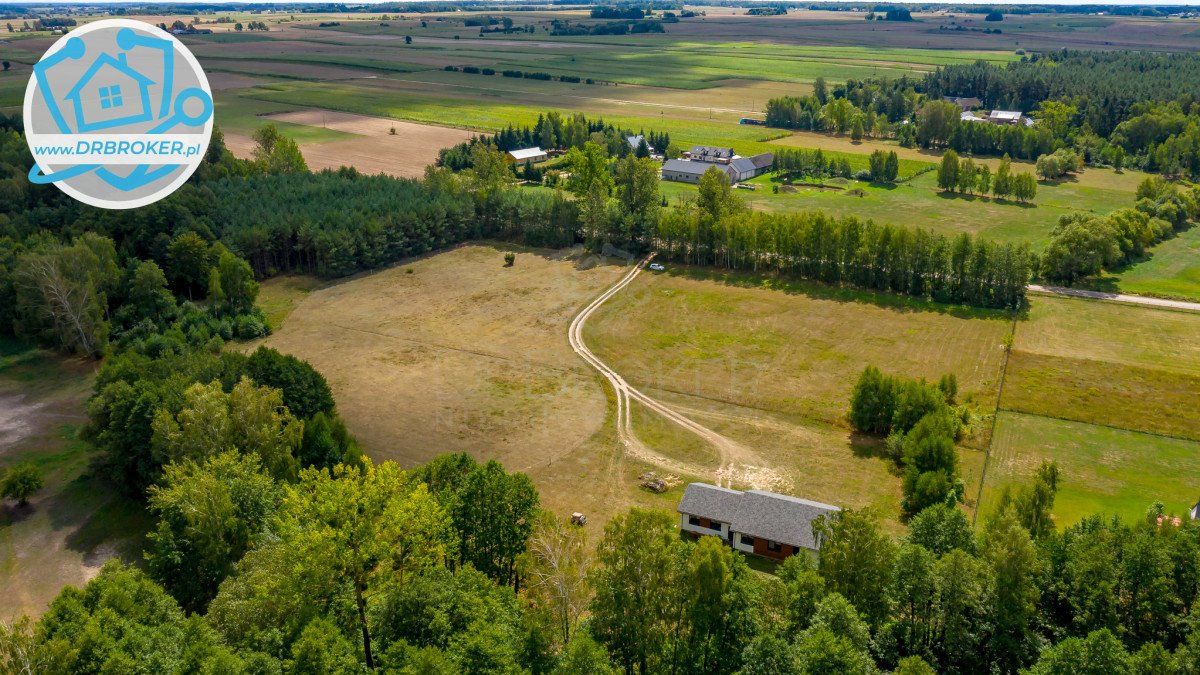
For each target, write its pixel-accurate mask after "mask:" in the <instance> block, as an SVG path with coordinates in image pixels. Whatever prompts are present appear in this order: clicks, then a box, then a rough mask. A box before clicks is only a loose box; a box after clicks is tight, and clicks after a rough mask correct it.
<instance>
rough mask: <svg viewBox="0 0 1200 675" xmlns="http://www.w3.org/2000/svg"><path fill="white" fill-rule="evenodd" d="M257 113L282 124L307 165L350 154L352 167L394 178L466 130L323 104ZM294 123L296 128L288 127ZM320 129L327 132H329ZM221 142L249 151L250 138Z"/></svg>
mask: <svg viewBox="0 0 1200 675" xmlns="http://www.w3.org/2000/svg"><path fill="white" fill-rule="evenodd" d="M263 119H264V120H269V121H271V122H273V123H276V124H282V125H286V129H287V130H288V131H285V133H288V135H289V136H291V137H292V138H293V139H295V140H296V141H297V142H298V143H299V144H300V152H301V154H303V155H304V159H305V161H307V162H308V168H309V169H311V170H313V171H320V170H322V169H337V168H339V167H342V166H345V165H346V158H347V157H353V158H354V162H353V164H354V167H355V168H356V169H358V170H359V171H361V172H363V173H366V174H371V175H374V174H378V173H385V174H388V175H391V176H398V177H400V178H420V177H421V176H423V175H424V174H425V167H426V166H428V165H430V164H433V163H434V162H435V161H437V157H438V151H439V150H441V149H442V148H445V147H449V146H452V145H457V144H458V143H461V142H463V141H465V140H467V139H468V138H469V137H470V135H471V134H470V133H468V132H467V131H464V130H462V129H454V128H450V127H441V126H433V125H428V124H413V123H412V122H398V121H396V120H389V119H383V118H379V117H364V116H362V115H353V114H349V113H342V112H332V111H325V110H297V111H293V112H285V113H277V114H274V115H266V116H264V117H263ZM297 128H300V129H301V132H300V133H293V132H292V130H294V129H297ZM309 130H312V131H311V132H310V131H309ZM323 132H331V135H332V137H327V136H328V135H327V134H325V133H323ZM226 144H227V145H228V146H229V149H230V150H232V151H233V153H234V154H235V155H238V156H240V157H249V156H250V155H251V154H252V152H253V149H254V142H253V140H252V139H250V138H248V137H245V136H240V135H237V136H235V135H229V136H227V137H226Z"/></svg>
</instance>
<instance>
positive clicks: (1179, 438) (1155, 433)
mask: <svg viewBox="0 0 1200 675" xmlns="http://www.w3.org/2000/svg"><path fill="white" fill-rule="evenodd" d="M998 410H999V411H1000V412H1006V413H1014V414H1017V415H1028V416H1029V417H1041V418H1043V419H1048V420H1058V421H1059V422H1071V423H1072V424H1087V425H1089V426H1093V427H1100V428H1102V429H1112V430H1113V431H1124V432H1125V433H1129V434H1142V435H1144V436H1155V437H1157V438H1165V439H1167V440H1170V441H1184V442H1186V443H1197V444H1200V438H1188V437H1187V436H1176V435H1174V434H1164V433H1162V432H1158V431H1144V430H1142V429H1128V428H1126V427H1118V426H1116V425H1113V424H1105V423H1103V422H1088V421H1087V420H1077V419H1074V418H1071V417H1063V416H1061V415H1047V414H1045V413H1036V412H1029V411H1028V410H1018V409H1016V408H999V409H998Z"/></svg>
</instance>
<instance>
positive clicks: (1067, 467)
mask: <svg viewBox="0 0 1200 675" xmlns="http://www.w3.org/2000/svg"><path fill="white" fill-rule="evenodd" d="M1198 454H1200V443H1196V442H1193V441H1185V440H1178V439H1170V438H1162V437H1161V436H1155V435H1151V434H1140V433H1135V432H1132V431H1123V430H1120V429H1110V428H1107V427H1100V426H1095V425H1091V424H1082V423H1079V422H1069V421H1064V420H1056V419H1050V418H1047V417H1040V416H1036V415H1023V414H1020V413H1013V412H1002V413H1000V417H999V419H998V423H997V426H996V437H995V441H994V443H993V445H992V453H991V460H990V463H989V465H988V475H987V486H986V492H985V493H984V498H983V501H982V504H981V506H980V509H981V511H982V512H983V513H987V512H988V509H989V506H990V504H991V503H994V502H990V500H994V499H995V498H996V497H997V496H999V494H1000V491H1001V490H1003V489H1004V487H1005V486H1006V485H1013V484H1018V483H1027V482H1028V481H1029V480H1031V479H1032V477H1033V475H1034V472H1035V471H1036V470H1037V467H1038V465H1040V464H1041V462H1042V461H1043V460H1054V461H1056V462H1058V466H1059V469H1060V470H1061V472H1062V482H1061V483H1060V484H1061V489H1060V490H1059V493H1058V497H1057V498H1056V499H1055V503H1054V516H1055V520H1056V521H1057V523H1058V525H1059V527H1065V526H1068V525H1071V524H1072V523H1075V522H1077V521H1078V520H1079V519H1081V518H1083V517H1085V516H1088V515H1092V514H1095V513H1102V514H1109V515H1112V514H1115V515H1119V516H1121V517H1122V518H1124V519H1125V520H1126V521H1134V520H1137V519H1139V518H1141V517H1142V516H1143V515H1144V514H1145V513H1146V509H1147V507H1149V506H1150V504H1152V503H1153V502H1155V501H1161V502H1163V504H1165V505H1166V508H1167V511H1168V512H1170V513H1174V514H1177V515H1182V514H1185V513H1186V510H1187V509H1188V508H1189V507H1190V506H1191V505H1192V504H1194V503H1195V500H1196V498H1197V496H1200V463H1197V461H1196V457H1197V455H1198Z"/></svg>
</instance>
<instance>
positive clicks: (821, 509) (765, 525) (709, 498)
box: [677, 483, 841, 560]
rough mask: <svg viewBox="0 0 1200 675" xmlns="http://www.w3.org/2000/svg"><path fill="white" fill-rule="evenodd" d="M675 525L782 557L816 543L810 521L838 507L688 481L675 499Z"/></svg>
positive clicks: (812, 548) (761, 553) (748, 550)
mask: <svg viewBox="0 0 1200 675" xmlns="http://www.w3.org/2000/svg"><path fill="white" fill-rule="evenodd" d="M677 510H678V511H679V528H680V529H681V530H683V531H684V532H687V533H689V534H691V535H693V536H697V537H698V536H703V535H711V536H714V537H720V538H721V540H722V541H724V542H726V543H728V544H729V545H730V546H732V547H734V548H735V549H737V550H739V551H742V552H744V553H752V554H754V555H758V556H762V557H764V558H774V559H776V560H783V559H784V558H787V557H789V556H792V555H795V554H796V553H799V552H800V550H801V549H804V550H807V551H811V552H813V553H814V554H815V553H816V552H817V551H818V550H819V549H820V548H821V543H820V542H819V541H817V538H816V535H815V534H813V528H812V525H813V521H815V520H816V519H817V518H819V517H821V516H825V515H831V514H834V513H840V512H841V509H839V508H838V507H836V506H830V505H829V504H821V503H819V502H812V501H809V500H807V499H800V498H799V497H789V496H787V495H781V494H776V493H774V492H764V491H762V490H748V491H746V492H742V491H739V490H731V489H729V488H723V487H718V486H716V485H709V484H707V483H691V484H689V485H688V486H687V488H686V489H685V490H684V492H683V499H681V500H680V501H679V508H678V509H677Z"/></svg>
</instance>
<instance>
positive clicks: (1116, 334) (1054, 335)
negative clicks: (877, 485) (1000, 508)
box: [982, 295, 1200, 523]
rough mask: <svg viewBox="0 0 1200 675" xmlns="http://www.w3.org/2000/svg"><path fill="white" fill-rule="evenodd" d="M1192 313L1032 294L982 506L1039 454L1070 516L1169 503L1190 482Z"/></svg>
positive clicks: (1187, 490) (1198, 346)
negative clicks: (1056, 472) (1059, 479)
mask: <svg viewBox="0 0 1200 675" xmlns="http://www.w3.org/2000/svg"><path fill="white" fill-rule="evenodd" d="M1197 401H1200V313H1195V312H1182V311H1169V310H1162V309H1154V308H1148V307H1138V306H1131V305H1124V304H1118V303H1109V302H1100V301H1089V300H1080V299H1070V298H1059V297H1049V296H1043V295H1034V296H1032V297H1031V307H1030V310H1029V316H1028V318H1027V319H1026V320H1024V321H1022V322H1020V323H1019V325H1018V327H1017V332H1016V339H1015V342H1014V346H1013V351H1012V355H1011V359H1010V361H1009V366H1008V370H1007V375H1006V379H1005V383H1004V392H1003V396H1002V398H1001V408H1002V409H1003V410H1004V411H1006V412H1004V413H1002V414H1001V416H1000V418H999V422H998V425H997V430H996V435H995V445H994V447H993V452H992V461H991V463H990V465H989V468H988V473H987V481H986V483H987V484H986V488H985V492H984V498H983V500H982V502H983V506H982V508H983V509H984V510H985V511H986V509H987V507H988V506H987V505H988V500H989V499H991V498H993V497H994V496H995V495H996V494H998V491H999V490H1000V489H1002V488H1003V486H1004V485H1007V484H1011V483H1013V482H1021V481H1025V480H1028V479H1029V478H1030V477H1031V476H1032V475H1033V472H1034V471H1035V470H1036V468H1037V466H1038V465H1039V464H1040V463H1041V461H1042V460H1043V459H1054V460H1057V461H1059V462H1060V465H1061V467H1062V468H1063V469H1064V474H1063V477H1064V492H1063V502H1062V503H1061V504H1060V505H1059V506H1058V507H1056V509H1055V512H1056V515H1057V517H1058V518H1059V520H1060V522H1064V523H1069V522H1073V520H1075V519H1077V518H1078V517H1080V516H1082V515H1085V514H1086V513H1089V512H1094V511H1097V510H1099V511H1104V512H1106V513H1117V514H1120V515H1122V516H1124V517H1128V518H1132V517H1137V516H1138V515H1140V514H1141V513H1143V512H1144V511H1145V509H1146V507H1147V506H1149V505H1150V503H1152V502H1154V501H1155V500H1161V501H1162V502H1163V503H1165V504H1167V505H1168V506H1170V507H1171V508H1172V509H1173V510H1174V511H1176V512H1180V511H1181V509H1182V507H1183V505H1185V504H1191V503H1194V501H1195V499H1196V498H1197V496H1200V494H1198V492H1197V491H1198V490H1200V462H1198V461H1197V459H1196V458H1197V457H1198V456H1200V455H1198V454H1197V453H1200V442H1198V441H1200V406H1198V405H1197Z"/></svg>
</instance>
